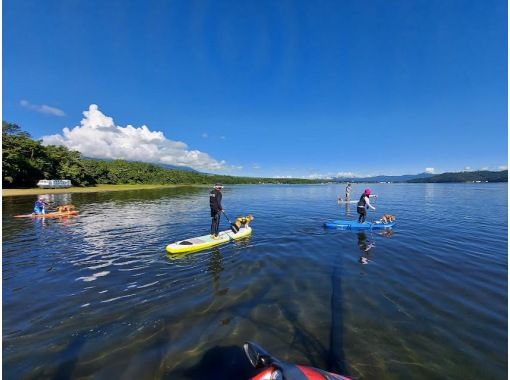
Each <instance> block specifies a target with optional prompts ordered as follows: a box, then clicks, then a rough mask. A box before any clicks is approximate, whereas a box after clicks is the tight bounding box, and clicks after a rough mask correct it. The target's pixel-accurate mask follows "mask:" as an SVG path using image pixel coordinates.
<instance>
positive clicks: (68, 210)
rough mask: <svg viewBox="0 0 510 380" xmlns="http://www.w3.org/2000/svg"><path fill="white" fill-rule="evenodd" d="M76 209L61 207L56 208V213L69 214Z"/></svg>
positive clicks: (68, 206) (66, 206)
mask: <svg viewBox="0 0 510 380" xmlns="http://www.w3.org/2000/svg"><path fill="white" fill-rule="evenodd" d="M75 208H76V207H74V206H73V205H62V206H58V207H57V212H60V213H64V212H71V211H74V209H75Z"/></svg>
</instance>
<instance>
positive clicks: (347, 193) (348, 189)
mask: <svg viewBox="0 0 510 380" xmlns="http://www.w3.org/2000/svg"><path fill="white" fill-rule="evenodd" d="M351 191H352V186H351V183H350V182H347V186H346V187H345V201H346V202H349V199H350V198H351Z"/></svg>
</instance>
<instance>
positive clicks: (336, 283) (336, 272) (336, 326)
mask: <svg viewBox="0 0 510 380" xmlns="http://www.w3.org/2000/svg"><path fill="white" fill-rule="evenodd" d="M341 264H342V263H341V262H340V263H338V264H337V265H335V266H334V269H333V272H332V274H331V300H330V305H331V328H330V332H329V353H328V356H327V365H328V368H327V370H328V371H331V372H334V373H338V374H347V366H346V365H345V354H344V350H343V346H344V345H343V324H344V322H343V313H342V265H341Z"/></svg>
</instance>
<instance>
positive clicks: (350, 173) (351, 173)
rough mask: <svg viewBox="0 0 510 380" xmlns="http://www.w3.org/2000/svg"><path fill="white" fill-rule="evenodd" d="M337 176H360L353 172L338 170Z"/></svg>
mask: <svg viewBox="0 0 510 380" xmlns="http://www.w3.org/2000/svg"><path fill="white" fill-rule="evenodd" d="M335 177H359V176H358V175H356V174H354V173H353V172H338V173H336V174H335Z"/></svg>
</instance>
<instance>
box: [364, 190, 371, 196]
mask: <svg viewBox="0 0 510 380" xmlns="http://www.w3.org/2000/svg"><path fill="white" fill-rule="evenodd" d="M371 193H372V190H370V189H365V192H364V194H365V195H370V194H371Z"/></svg>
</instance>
